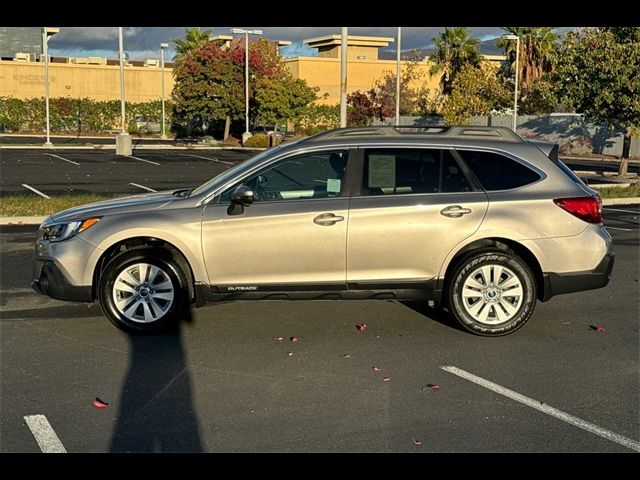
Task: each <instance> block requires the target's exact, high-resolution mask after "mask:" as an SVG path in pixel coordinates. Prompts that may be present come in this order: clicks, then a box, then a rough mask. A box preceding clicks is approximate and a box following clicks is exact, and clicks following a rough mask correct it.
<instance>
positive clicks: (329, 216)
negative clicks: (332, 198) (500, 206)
mask: <svg viewBox="0 0 640 480" xmlns="http://www.w3.org/2000/svg"><path fill="white" fill-rule="evenodd" d="M343 220H344V217H341V216H340V215H335V214H333V213H323V214H321V215H318V216H317V217H316V218H314V219H313V223H315V224H316V225H322V226H323V227H328V226H330V225H335V224H336V223H337V222H341V221H343Z"/></svg>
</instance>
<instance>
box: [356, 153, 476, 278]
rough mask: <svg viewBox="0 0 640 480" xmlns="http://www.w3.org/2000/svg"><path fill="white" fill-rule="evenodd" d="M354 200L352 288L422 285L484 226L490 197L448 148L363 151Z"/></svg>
mask: <svg viewBox="0 0 640 480" xmlns="http://www.w3.org/2000/svg"><path fill="white" fill-rule="evenodd" d="M363 161H364V164H363V167H362V168H361V170H362V174H361V178H362V182H361V188H360V189H359V192H357V194H356V195H355V196H354V197H353V198H352V199H351V206H350V211H349V230H348V231H349V237H348V241H347V282H348V284H349V285H352V284H358V285H366V284H388V283H392V284H393V283H422V282H426V281H428V280H431V279H433V278H435V277H437V275H438V272H439V270H440V268H441V266H442V264H443V262H444V260H445V258H446V256H447V254H448V253H449V252H450V251H451V250H452V249H453V248H455V246H456V245H458V244H459V243H460V242H461V241H462V240H464V239H465V238H467V237H469V236H470V235H472V234H473V233H474V232H475V231H476V230H477V229H478V227H479V226H480V223H481V222H482V219H483V218H484V215H485V212H486V210H487V205H488V202H487V196H486V194H485V193H484V191H482V190H480V189H478V188H477V186H475V184H474V180H473V179H472V178H470V177H469V176H467V175H466V174H465V171H464V169H463V167H462V165H461V164H459V163H458V161H457V160H456V158H455V157H454V154H453V153H452V151H451V150H448V149H439V148H415V147H413V148H397V147H395V148H370V149H365V150H364V155H363Z"/></svg>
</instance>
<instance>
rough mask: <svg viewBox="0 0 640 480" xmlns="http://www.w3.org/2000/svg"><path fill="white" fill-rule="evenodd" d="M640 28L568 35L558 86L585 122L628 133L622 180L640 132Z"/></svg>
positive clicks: (558, 69) (561, 54) (564, 99)
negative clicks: (634, 138) (634, 137)
mask: <svg viewBox="0 0 640 480" xmlns="http://www.w3.org/2000/svg"><path fill="white" fill-rule="evenodd" d="M639 30H640V27H635V29H627V28H625V29H623V30H620V31H616V30H615V29H611V28H606V29H600V28H584V29H581V30H579V31H577V32H569V33H567V34H566V35H565V37H564V40H563V42H562V44H561V47H560V51H559V55H558V65H557V67H556V71H555V75H554V77H555V82H556V85H557V91H558V94H559V96H560V100H561V102H562V103H563V104H565V105H566V106H568V107H571V108H574V109H575V110H576V111H577V112H579V113H583V114H584V115H585V116H586V117H588V118H592V119H595V120H597V121H601V122H606V123H607V124H608V125H609V126H610V127H611V128H622V129H624V142H623V149H622V155H621V159H622V161H621V162H620V170H619V172H618V173H619V175H620V176H626V174H627V168H628V158H629V150H630V146H631V135H632V132H633V131H637V130H638V129H639V128H640V43H639V42H638V36H640V32H639Z"/></svg>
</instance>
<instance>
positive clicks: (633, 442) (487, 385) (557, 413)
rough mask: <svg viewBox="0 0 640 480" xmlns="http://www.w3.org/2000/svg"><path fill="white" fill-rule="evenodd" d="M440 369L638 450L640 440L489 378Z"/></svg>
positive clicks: (455, 368)
mask: <svg viewBox="0 0 640 480" xmlns="http://www.w3.org/2000/svg"><path fill="white" fill-rule="evenodd" d="M440 368H442V370H444V371H446V372H449V373H452V374H453V375H457V376H458V377H461V378H464V379H465V380H469V381H470V382H473V383H475V384H476V385H480V386H481V387H484V388H486V389H488V390H491V391H493V392H496V393H498V394H500V395H503V396H505V397H507V398H510V399H511V400H515V401H516V402H520V403H522V404H524V405H526V406H527V407H531V408H534V409H536V410H539V411H541V412H542V413H546V414H547V415H550V416H552V417H554V418H557V419H558V420H562V421H563V422H567V423H569V424H571V425H573V426H574V427H578V428H581V429H583V430H586V431H587V432H591V433H595V434H596V435H599V436H601V437H602V438H606V439H607V440H610V441H612V442H615V443H618V444H620V445H622V446H623V447H626V448H629V449H631V450H635V451H636V452H640V442H638V441H636V440H633V439H631V438H628V437H625V436H622V435H619V434H617V433H615V432H612V431H611V430H607V429H606V428H602V427H599V426H598V425H595V424H593V423H591V422H587V421H586V420H582V419H581V418H578V417H574V416H573V415H569V414H568V413H565V412H563V411H562V410H558V409H557V408H553V407H550V406H549V405H546V404H544V403H542V402H539V401H538V400H534V399H533V398H529V397H526V396H524V395H521V394H519V393H517V392H514V391H513V390H509V389H508V388H505V387H502V386H500V385H498V384H497V383H493V382H490V381H489V380H485V379H484V378H481V377H478V376H476V375H474V374H472V373H469V372H466V371H464V370H462V369H460V368H457V367H453V366H447V367H440Z"/></svg>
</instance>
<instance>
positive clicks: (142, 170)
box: [0, 149, 258, 196]
mask: <svg viewBox="0 0 640 480" xmlns="http://www.w3.org/2000/svg"><path fill="white" fill-rule="evenodd" d="M257 152H258V151H256V150H249V151H247V150H241V149H238V150H204V151H203V150H155V149H154V150H135V149H134V151H133V153H132V155H131V157H123V156H118V155H116V154H115V151H114V150H62V149H60V150H58V149H56V150H55V151H46V150H28V149H11V150H9V149H0V171H2V175H1V176H0V196H1V195H8V194H16V193H22V194H33V195H37V193H34V192H33V191H32V190H30V189H28V188H27V187H25V186H24V185H28V186H30V187H32V188H34V189H36V190H37V191H39V192H41V193H43V194H45V195H50V196H51V195H60V194H75V193H111V194H113V193H144V192H145V191H150V190H155V191H160V190H169V189H173V188H184V187H197V186H198V185H201V184H202V183H204V182H206V181H207V180H209V179H210V178H212V177H215V176H216V175H218V174H219V173H221V172H223V171H225V170H227V169H228V168H230V167H231V166H233V165H235V164H236V163H238V162H241V161H244V160H246V159H247V158H250V157H251V156H253V155H255V154H256V153H257Z"/></svg>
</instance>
